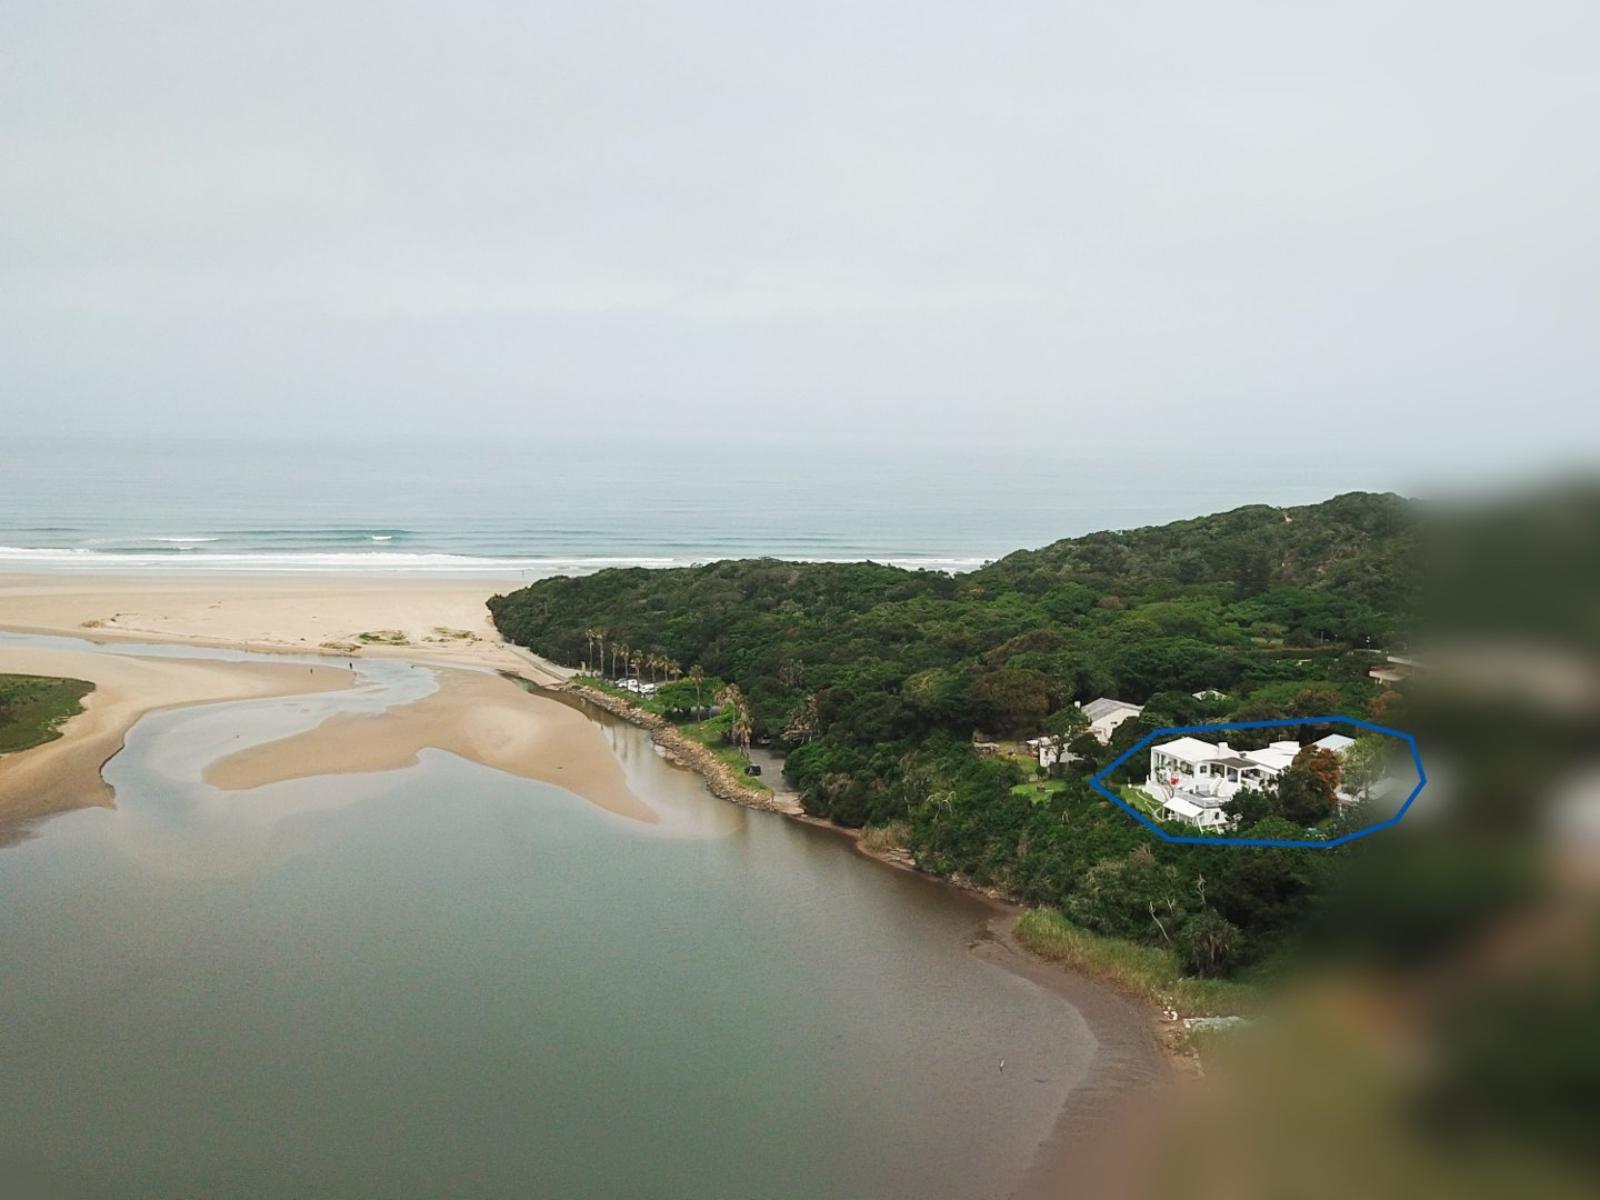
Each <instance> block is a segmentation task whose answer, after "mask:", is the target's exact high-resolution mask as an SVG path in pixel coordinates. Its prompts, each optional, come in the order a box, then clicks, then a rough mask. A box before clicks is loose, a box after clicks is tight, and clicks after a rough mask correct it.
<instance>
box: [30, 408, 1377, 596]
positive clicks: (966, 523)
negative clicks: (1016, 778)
mask: <svg viewBox="0 0 1600 1200" xmlns="http://www.w3.org/2000/svg"><path fill="white" fill-rule="evenodd" d="M1397 478H1398V477H1397V475H1396V473H1395V470H1394V469H1393V467H1392V465H1390V466H1386V465H1385V464H1384V463H1382V462H1381V461H1378V460H1377V459H1376V458H1372V457H1363V458H1350V457H1342V458H1330V457H1327V456H1321V455H1309V456H1306V457H1305V458H1295V459H1286V458H1284V457H1283V456H1282V455H1278V454H1268V453H1261V454H1252V453H1251V452H1250V451H1249V449H1248V447H1234V448H1233V449H1231V450H1230V452H1229V453H1228V455H1227V456H1226V458H1225V459H1223V460H1219V459H1217V458H1216V457H1215V456H1212V455H1208V454H1198V453H1196V452H1195V447H1194V446H1193V445H1191V444H1189V443H1184V442H1178V441H1174V442H1173V443H1171V444H1165V445H1156V446H1150V445H1136V444H1133V443H1129V444H1127V445H1109V446H1107V445H1100V446H1089V445H1080V444H1076V443H1074V441H1073V440H1072V437H1071V431H1070V429H1069V428H1066V427H1065V426H1064V427H1063V428H1062V429H1059V430H1043V431H1041V436H1040V437H1039V438H1038V439H1037V440H1036V441H1034V442H1033V443H1032V444H1029V445H1026V446H1022V447H1010V448H1003V449H1002V448H994V447H990V448H982V447H971V446H962V445H941V446H923V445H915V444H907V445H904V446H887V447H866V446H861V445H857V444H849V443H843V444H841V443H823V442H810V441H806V440H804V439H782V440H779V439H774V438H771V437H762V436H758V435H754V434H752V435H748V436H742V435H736V434H729V435H727V436H726V437H723V438H718V439H712V440H705V439H702V440H696V441H681V442H666V441H644V440H639V439H630V438H628V437H626V436H619V435H618V434H617V433H616V432H615V431H610V430H607V429H604V428H597V429H596V430H595V432H594V434H593V435H592V436H584V437H570V436H563V437H559V438H554V437H553V438H549V439H540V438H537V437H526V438H519V439H489V438H468V437H461V438H454V439H452V438H427V439H422V438H407V437H403V436H400V437H388V436H386V437H382V438H373V439H371V440H362V441H356V440H319V439H304V438H300V439H292V440H291V439H284V440H280V441H270V440H269V441H262V440H259V439H253V440H249V441H245V440H242V439H231V438H228V437H224V436H197V437H193V438H185V439H163V440H160V441H155V440H150V441H140V440H127V439H116V440H112V439H97V438H52V439H44V438H28V437H20V438H19V437H14V436H7V437H4V438H3V439H0V571H5V570H29V571H33V570H54V571H83V570H110V571H137V572H146V571H161V572H169V571H194V570H215V571H226V572H284V571H293V572H327V573H367V572H387V573H400V574H482V575H494V576H497V577H505V576H507V575H523V576H526V577H528V578H539V577H543V576H548V575H553V574H571V573H578V572H584V571H590V570H595V569H598V568H600V567H605V566H613V565H641V566H670V565H678V564H687V563H694V562H704V561H710V560H715V559H721V558H736V557H748V556H758V555H771V556H775V557H781V558H793V559H822V560H857V559H873V560H877V561H880V562H890V563H896V564H902V565H905V566H909V567H926V568H931V569H936V570H946V571H960V570H967V569H970V568H972V567H975V566H978V565H981V564H982V563H983V562H985V561H987V560H990V559H993V558H997V557H999V556H1001V555H1004V554H1007V553H1009V552H1011V551H1013V550H1016V549H1020V548H1024V547H1035V546H1041V545H1045V544H1047V543H1049V542H1052V541H1054V540H1056V539H1058V538H1062V537H1068V536H1074V535H1078V534H1083V533H1088V532H1091V531H1094V530H1098V529H1119V528H1132V527H1136V526H1140V525H1149V524H1159V523H1162V522H1166V521H1171V520H1176V519H1179V518H1183V517H1191V516H1197V515H1200V514H1203V513H1207V512H1216V511H1221V510H1225V509H1228V508H1232V507H1236V506H1238V505H1241V504H1249V503H1269V504H1281V505H1288V504H1301V503H1309V502H1314V501H1317V500H1323V499H1326V498H1328V497H1329V496H1332V495H1334V494H1337V493H1339V492H1343V491H1351V490H1356V489H1377V490H1388V489H1391V488H1394V487H1396V486H1397V484H1396V480H1397Z"/></svg>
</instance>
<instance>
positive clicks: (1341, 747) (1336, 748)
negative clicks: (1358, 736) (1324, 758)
mask: <svg viewBox="0 0 1600 1200" xmlns="http://www.w3.org/2000/svg"><path fill="white" fill-rule="evenodd" d="M1355 744H1356V740H1355V738H1353V737H1345V735H1344V734H1342V733H1330V734H1329V735H1328V736H1327V737H1325V738H1318V739H1317V740H1316V741H1314V742H1312V743H1311V748H1312V749H1313V750H1330V751H1332V752H1333V753H1334V754H1342V753H1344V751H1346V750H1348V749H1350V747H1351V746H1354V745H1355Z"/></svg>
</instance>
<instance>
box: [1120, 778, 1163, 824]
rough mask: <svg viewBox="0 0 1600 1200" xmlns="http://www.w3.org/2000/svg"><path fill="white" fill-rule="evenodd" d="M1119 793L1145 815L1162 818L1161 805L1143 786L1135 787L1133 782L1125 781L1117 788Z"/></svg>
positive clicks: (1157, 818)
mask: <svg viewBox="0 0 1600 1200" xmlns="http://www.w3.org/2000/svg"><path fill="white" fill-rule="evenodd" d="M1117 795H1119V796H1121V797H1122V799H1123V800H1124V801H1125V802H1126V803H1128V804H1131V805H1133V807H1134V808H1137V809H1138V810H1139V811H1140V812H1142V813H1143V814H1144V815H1145V816H1147V817H1150V818H1152V819H1154V820H1160V819H1161V806H1160V805H1159V804H1157V803H1156V802H1155V798H1154V797H1152V796H1151V795H1150V793H1149V792H1147V791H1145V790H1144V789H1143V788H1137V787H1134V786H1133V784H1131V783H1124V784H1122V785H1121V786H1120V787H1118V788H1117Z"/></svg>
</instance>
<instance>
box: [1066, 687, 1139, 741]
mask: <svg viewBox="0 0 1600 1200" xmlns="http://www.w3.org/2000/svg"><path fill="white" fill-rule="evenodd" d="M1078 707H1079V708H1081V709H1083V715H1084V716H1085V717H1087V718H1088V720H1089V732H1090V733H1092V734H1094V736H1095V738H1096V740H1098V741H1099V742H1100V744H1101V745H1106V744H1107V743H1109V742H1110V741H1111V735H1112V734H1113V733H1115V732H1116V728H1117V726H1118V725H1121V724H1122V723H1123V722H1124V721H1126V720H1128V719H1129V718H1130V717H1137V716H1138V715H1139V714H1140V713H1142V712H1143V711H1144V707H1143V706H1142V705H1138V704H1129V703H1128V702H1127V701H1125V700H1113V699H1111V698H1110V697H1109V696H1101V697H1100V699H1098V700H1091V701H1089V703H1087V704H1080V705H1078Z"/></svg>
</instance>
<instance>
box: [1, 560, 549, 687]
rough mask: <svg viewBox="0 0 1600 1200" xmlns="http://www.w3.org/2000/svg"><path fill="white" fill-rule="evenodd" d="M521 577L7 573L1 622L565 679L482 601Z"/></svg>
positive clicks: (110, 637) (105, 637) (104, 637)
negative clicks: (516, 643) (497, 622)
mask: <svg viewBox="0 0 1600 1200" xmlns="http://www.w3.org/2000/svg"><path fill="white" fill-rule="evenodd" d="M520 586H522V583H521V582H520V581H518V580H515V579H508V580H498V581H496V580H455V579H448V580H438V579H396V578H381V579H378V578H371V577H359V576H358V577H350V578H328V577H323V576H312V577H301V576H284V575H268V576H238V575H229V576H221V575H219V576H212V575H190V576H186V577H184V578H172V577H164V576H155V577H152V576H118V575H98V574H97V575H66V574H61V575H48V574H39V575H0V629H16V630H25V631H29V632H35V633H41V632H43V633H70V634H73V635H75V636H78V637H89V638H94V639H95V640H97V641H115V640H119V639H121V640H132V641H143V642H161V641H173V642H183V643H187V644H190V645H196V646H232V647H239V648H243V649H248V650H260V651H266V652H268V653H272V652H278V653H282V652H285V651H291V652H294V653H297V654H328V655H343V656H345V657H347V658H356V657H360V656H364V655H377V656H388V657H398V658H404V659H407V660H409V661H412V662H423V663H455V664H460V665H467V666H485V667H494V668H498V669H504V670H516V671H520V672H522V673H523V674H526V675H528V676H529V677H530V678H532V679H534V680H535V681H537V682H541V683H554V682H559V681H560V680H561V679H563V678H565V676H566V675H567V674H568V672H565V671H562V670H561V669H560V668H558V667H554V666H552V665H551V664H548V663H544V662H542V661H541V660H539V659H537V658H536V657H534V656H533V655H530V654H527V653H525V652H524V651H522V650H520V649H517V648H515V647H511V646H508V645H506V644H505V643H504V642H502V641H501V640H500V636H499V634H498V633H497V632H496V631H495V628H494V626H493V625H492V624H491V623H490V621H489V612H488V609H487V608H485V607H484V602H485V601H486V600H488V598H489V597H490V596H492V595H493V594H494V593H496V592H505V591H511V590H513V589H515V588H517V587H520ZM363 635H366V636H365V637H363Z"/></svg>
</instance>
